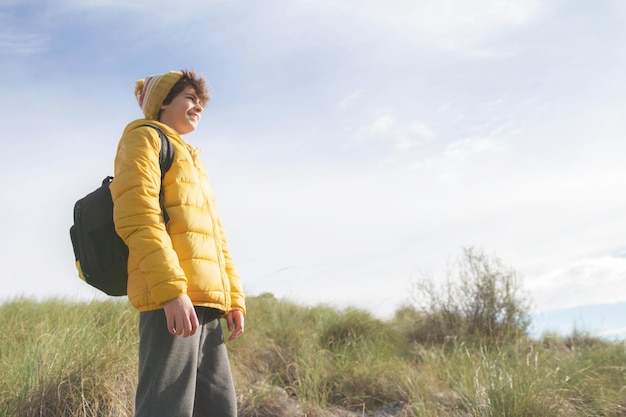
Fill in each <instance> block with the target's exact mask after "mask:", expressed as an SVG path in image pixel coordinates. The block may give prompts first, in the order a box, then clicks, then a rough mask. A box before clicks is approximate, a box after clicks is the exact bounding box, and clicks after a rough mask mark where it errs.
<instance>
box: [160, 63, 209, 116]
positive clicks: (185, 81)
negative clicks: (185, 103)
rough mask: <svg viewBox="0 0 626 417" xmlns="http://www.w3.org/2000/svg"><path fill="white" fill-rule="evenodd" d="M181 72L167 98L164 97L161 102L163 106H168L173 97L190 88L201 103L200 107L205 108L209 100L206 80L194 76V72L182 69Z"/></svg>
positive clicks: (199, 76)
mask: <svg viewBox="0 0 626 417" xmlns="http://www.w3.org/2000/svg"><path fill="white" fill-rule="evenodd" d="M181 72H182V73H183V76H182V77H181V79H180V80H178V82H177V83H176V84H174V86H173V87H172V89H171V90H170V92H169V94H168V95H167V97H165V100H163V104H164V105H167V104H170V103H171V102H172V100H174V97H176V96H177V95H179V94H180V93H181V91H183V90H184V89H185V88H187V87H189V86H191V87H192V88H193V89H194V90H195V91H196V94H197V95H198V98H199V99H200V101H201V102H202V107H206V105H207V104H209V100H210V99H211V96H210V95H209V91H208V89H207V86H206V79H205V78H204V77H203V76H201V75H196V72H195V71H193V70H185V69H184V70H181Z"/></svg>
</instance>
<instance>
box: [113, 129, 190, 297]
mask: <svg viewBox="0 0 626 417" xmlns="http://www.w3.org/2000/svg"><path fill="white" fill-rule="evenodd" d="M160 149H161V142H160V139H159V137H158V135H157V132H154V131H153V130H152V129H150V128H148V127H140V128H137V129H133V130H131V131H129V132H126V133H125V134H124V136H123V137H122V139H121V140H120V143H119V146H118V151H117V155H116V157H115V176H114V178H113V182H112V183H111V196H112V198H113V220H114V222H115V230H116V231H117V233H118V234H119V235H120V236H121V238H122V239H123V240H124V242H126V244H127V245H128V248H129V252H130V256H131V257H135V258H136V259H137V260H138V265H139V269H140V270H141V272H142V274H139V276H144V277H145V280H146V285H147V286H148V288H149V289H150V295H151V297H152V299H153V301H154V302H155V303H157V304H159V305H162V304H163V303H165V302H167V301H169V300H172V299H174V298H176V297H178V296H180V295H182V294H185V293H186V292H187V279H186V277H185V274H184V272H183V270H182V268H181V267H180V262H179V260H178V256H177V255H176V252H175V251H174V249H173V247H172V241H171V239H170V236H169V235H168V234H167V231H166V228H165V223H164V221H163V216H162V213H161V206H160V202H159V192H160V189H161V169H160V167H159V152H160ZM131 272H132V271H129V280H130V279H132V274H131Z"/></svg>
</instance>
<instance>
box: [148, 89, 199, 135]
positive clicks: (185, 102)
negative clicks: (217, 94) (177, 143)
mask: <svg viewBox="0 0 626 417" xmlns="http://www.w3.org/2000/svg"><path fill="white" fill-rule="evenodd" d="M202 110H203V107H202V103H201V102H200V99H199V98H198V95H197V94H196V90H194V88H193V87H191V86H190V87H187V88H186V89H184V90H183V91H181V92H180V94H178V95H177V96H176V97H174V99H173V100H172V101H171V103H170V104H164V105H162V106H161V116H160V117H159V121H160V122H161V123H165V124H166V125H168V126H169V127H171V128H172V129H174V130H175V131H176V132H178V134H179V135H185V134H187V133H191V132H193V131H194V130H195V129H196V126H198V123H199V122H200V115H201V114H202Z"/></svg>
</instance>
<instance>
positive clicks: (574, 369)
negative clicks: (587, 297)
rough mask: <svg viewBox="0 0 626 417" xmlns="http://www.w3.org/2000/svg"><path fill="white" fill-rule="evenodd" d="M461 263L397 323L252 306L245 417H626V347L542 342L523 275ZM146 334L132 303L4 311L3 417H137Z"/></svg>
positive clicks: (237, 360) (554, 339)
mask: <svg viewBox="0 0 626 417" xmlns="http://www.w3.org/2000/svg"><path fill="white" fill-rule="evenodd" d="M456 266H457V269H455V270H454V271H456V272H453V273H451V275H450V276H449V277H448V278H449V279H448V281H447V283H446V284H445V285H444V287H443V290H442V289H438V288H437V287H435V286H434V285H432V284H431V283H429V281H428V280H425V281H421V282H420V283H418V285H417V288H418V289H422V290H423V289H426V291H421V292H420V291H418V293H419V295H421V296H422V298H420V300H421V301H420V302H417V301H416V302H415V303H414V304H413V305H409V306H405V307H402V308H400V309H399V310H398V311H397V312H396V314H395V316H394V317H393V318H392V319H390V320H380V319H377V318H375V317H373V316H372V315H371V314H369V313H368V312H366V311H362V310H358V309H354V308H348V309H345V310H338V309H334V308H331V307H328V306H323V305H320V306H315V307H304V306H299V305H296V304H294V303H291V302H289V301H286V300H280V299H277V298H275V297H274V296H272V295H271V294H265V295H261V296H257V297H251V298H249V299H248V309H249V313H248V317H247V319H246V334H245V335H244V336H243V337H242V338H240V339H238V340H237V341H235V342H233V343H229V350H230V358H231V362H232V368H233V374H234V376H235V383H236V386H237V391H238V394H239V398H238V401H239V404H240V416H242V417H297V416H308V417H334V416H337V417H338V416H341V417H358V416H369V417H390V416H402V417H421V416H424V417H426V416H428V417H434V416H450V417H453V416H454V417H469V416H477V417H517V416H519V417H527V416H532V417H569V416H604V417H611V416H615V417H617V416H623V415H625V414H626V350H625V346H624V344H623V343H617V342H608V341H604V340H601V339H598V338H594V337H591V336H590V335H588V334H584V333H580V332H574V334H572V335H571V336H569V337H560V336H557V335H554V334H547V335H544V336H542V337H541V338H540V339H539V340H532V339H530V338H529V337H528V335H527V333H526V327H527V325H528V319H527V318H528V315H527V313H528V305H529V303H528V302H527V299H526V298H525V296H524V295H523V293H521V292H520V291H519V286H518V281H517V277H516V275H515V274H514V273H512V272H511V270H510V269H508V268H506V267H504V266H503V265H502V264H501V263H500V262H499V261H498V260H497V259H495V258H492V257H488V256H485V255H484V254H482V253H480V252H477V251H475V250H465V251H464V252H463V255H462V256H461V257H460V260H459V263H457V264H456ZM447 294H452V295H453V296H451V297H448V296H447ZM137 327H138V313H137V312H136V311H135V310H134V309H133V308H132V307H130V306H129V305H128V303H127V302H126V301H122V300H115V301H104V302H100V301H98V302H96V301H94V302H91V303H70V302H66V301H63V300H49V301H43V302H34V301H30V300H27V299H21V300H15V301H11V302H6V303H5V304H3V305H0V375H1V377H0V417H5V416H6V417H9V416H10V417H48V416H50V417H52V416H54V417H56V416H70V417H95V416H102V417H104V416H107V417H108V416H112V417H113V416H114V417H125V416H129V417H130V416H132V409H133V400H134V390H135V382H136V366H137Z"/></svg>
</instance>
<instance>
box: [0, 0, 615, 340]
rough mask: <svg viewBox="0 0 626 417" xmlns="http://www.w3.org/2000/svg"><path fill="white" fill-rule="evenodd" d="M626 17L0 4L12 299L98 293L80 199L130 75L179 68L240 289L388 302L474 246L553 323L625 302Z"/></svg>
mask: <svg viewBox="0 0 626 417" xmlns="http://www.w3.org/2000/svg"><path fill="white" fill-rule="evenodd" d="M625 21H626V3H624V2H623V1H620V0H597V1H594V2H589V1H582V0H579V1H574V0H572V1H568V0H544V1H540V0H507V1H504V0H500V1H497V0H419V1H415V0H406V1H403V0H391V1H388V2H379V1H374V0H360V1H354V0H352V1H350V0H334V1H329V0H316V1H310V0H291V1H283V0H267V1H263V2H253V1H246V0H242V1H238V2H235V1H221V0H188V1H185V2H171V1H160V0H151V1H148V0H132V1H130V0H128V1H126V0H55V1H41V0H39V1H36V0H0V128H1V131H2V136H1V137H0V141H1V143H2V147H3V152H2V155H3V157H2V162H1V163H0V184H2V187H3V193H2V196H3V197H2V201H3V204H1V205H0V218H2V219H3V229H4V239H2V240H0V262H1V264H2V266H3V275H4V278H3V284H2V290H1V293H0V294H1V298H2V299H11V298H15V297H22V296H25V297H34V298H46V297H64V298H68V299H77V300H83V299H93V298H98V297H99V295H98V294H97V293H96V292H95V291H94V290H92V289H91V288H90V287H88V286H87V285H86V284H84V283H83V282H81V281H80V280H79V279H78V277H77V274H76V269H75V267H74V262H73V260H74V257H73V252H72V248H71V243H70V239H69V227H70V226H71V223H72V209H73V205H74V202H75V201H76V200H77V199H79V198H80V197H82V196H83V195H85V194H87V193H88V192H90V191H91V190H92V189H94V188H95V187H96V186H98V185H99V183H100V181H101V180H102V178H104V176H106V175H109V174H111V173H112V171H113V157H114V153H115V148H116V146H117V142H118V140H119V138H120V136H121V133H122V131H123V129H124V127H125V126H126V124H127V123H129V122H130V121H132V120H134V119H137V118H140V117H141V112H140V109H139V107H138V105H137V102H136V100H135V98H134V96H133V91H134V83H135V81H136V80H137V79H140V78H144V77H145V76H147V75H153V74H160V73H163V72H166V71H169V70H173V69H182V68H188V69H195V70H196V71H197V72H199V73H201V74H202V75H204V76H205V77H206V78H207V81H208V83H209V86H210V91H211V102H210V103H209V105H208V107H207V108H206V110H205V112H204V114H203V120H202V123H201V124H200V126H199V128H198V129H197V131H196V132H194V133H192V134H189V135H187V136H186V137H185V139H186V140H187V141H188V142H189V143H191V144H192V145H194V146H197V147H200V148H201V149H202V153H201V158H202V160H203V162H204V163H205V165H206V166H207V168H208V170H209V174H210V176H211V181H212V185H213V188H214V191H215V194H216V199H217V203H218V207H219V210H220V213H221V217H222V221H223V223H224V226H225V229H226V233H227V236H228V241H229V248H230V251H231V252H232V254H233V257H234V260H235V262H236V264H237V267H238V269H239V273H240V275H241V277H242V280H243V283H244V289H245V291H246V293H247V294H248V295H250V296H254V295H258V294H262V293H266V292H269V293H273V294H274V295H275V296H277V297H281V298H285V299H289V300H293V301H295V302H298V303H303V304H311V305H313V304H319V303H322V304H330V305H333V306H338V307H342V308H343V307H347V306H350V307H358V308H365V309H368V310H369V311H372V312H373V313H374V314H376V315H377V316H380V317H390V316H391V315H392V314H393V312H394V311H395V310H396V309H397V308H399V307H401V306H403V305H405V304H409V303H411V302H412V301H411V300H412V298H413V294H412V290H411V288H412V284H413V283H415V282H416V281H418V280H420V279H423V278H425V277H427V278H429V279H433V280H435V281H436V282H442V281H444V280H445V279H446V278H447V277H446V275H447V273H446V271H447V270H448V266H449V265H450V264H451V262H453V261H454V260H455V259H457V258H458V257H459V256H460V255H461V253H462V250H463V248H465V247H474V248H480V249H481V250H483V251H484V252H485V253H487V254H489V255H490V256H494V257H497V258H499V259H501V260H502V262H503V263H504V264H506V265H509V266H510V267H512V268H513V269H515V270H516V271H517V272H518V273H519V275H520V277H522V280H523V286H524V288H525V289H526V290H527V291H528V294H529V295H530V298H531V299H532V301H533V306H534V308H533V311H534V313H535V314H537V317H542V320H544V322H545V323H546V324H547V325H550V317H551V316H550V312H554V311H557V310H559V311H576V310H575V309H576V308H581V307H583V306H598V305H607V306H620V305H621V306H624V305H626V304H624V303H626V242H625V240H624V232H625V231H626V216H625V215H624V213H625V212H626V193H624V189H625V186H626V165H625V164H624V158H623V156H624V154H625V153H626V142H625V141H624V132H625V131H626V118H625V117H624V114H625V113H626V82H625V81H626V76H625V75H624V74H626V44H625V43H624V42H623V40H624V39H626V25H625V24H624V22H625ZM610 311H611V313H607V314H610V320H605V318H604V317H600V320H601V321H602V322H603V323H604V322H608V321H610V327H611V328H609V329H606V328H603V329H602V331H603V332H608V333H610V331H611V329H619V328H626V314H623V313H626V309H621V310H618V311H621V312H622V313H616V312H615V311H616V310H615V309H613V310H610ZM576 314H579V313H576ZM554 317H556V316H554ZM568 317H569V318H571V316H568ZM596 318H597V317H596ZM607 319H608V317H607ZM554 320H556V318H555V319H554ZM589 320H591V319H589ZM582 321H583V322H584V321H585V319H584V318H583V319H582ZM552 324H556V321H554V322H552ZM590 330H595V329H590Z"/></svg>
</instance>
